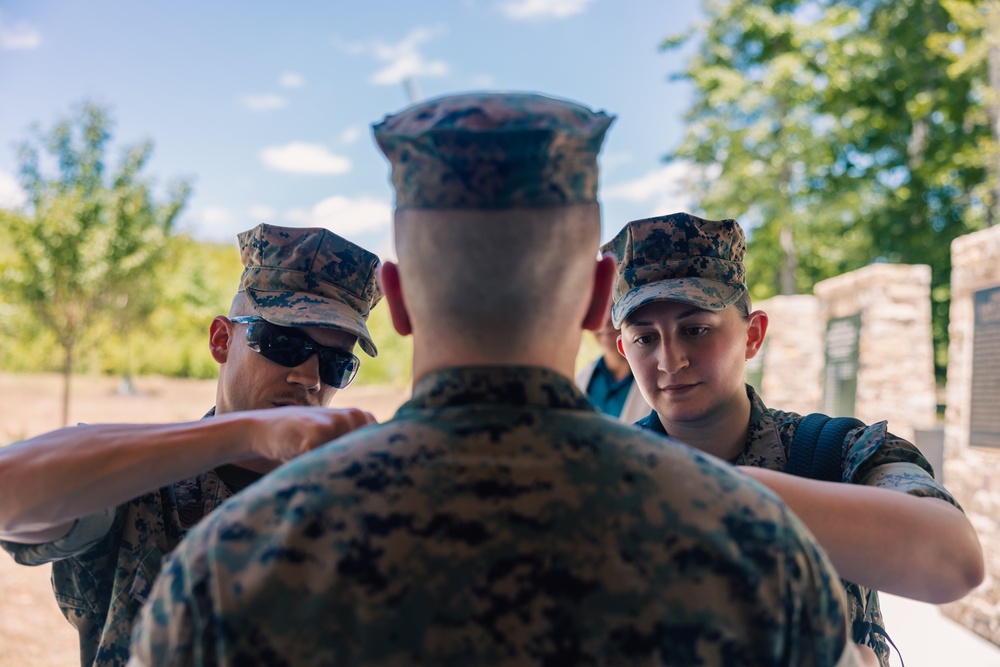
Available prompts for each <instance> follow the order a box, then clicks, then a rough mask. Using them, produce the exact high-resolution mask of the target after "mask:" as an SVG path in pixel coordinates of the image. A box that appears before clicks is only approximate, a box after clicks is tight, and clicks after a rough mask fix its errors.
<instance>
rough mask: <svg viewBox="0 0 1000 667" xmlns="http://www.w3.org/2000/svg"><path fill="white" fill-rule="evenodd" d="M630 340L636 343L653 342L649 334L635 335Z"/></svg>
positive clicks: (646, 343)
mask: <svg viewBox="0 0 1000 667" xmlns="http://www.w3.org/2000/svg"><path fill="white" fill-rule="evenodd" d="M632 342H634V343H635V344H636V345H649V344H650V343H651V342H653V337H652V336H651V335H649V334H646V335H644V336H636V337H635V338H634V339H633V340H632Z"/></svg>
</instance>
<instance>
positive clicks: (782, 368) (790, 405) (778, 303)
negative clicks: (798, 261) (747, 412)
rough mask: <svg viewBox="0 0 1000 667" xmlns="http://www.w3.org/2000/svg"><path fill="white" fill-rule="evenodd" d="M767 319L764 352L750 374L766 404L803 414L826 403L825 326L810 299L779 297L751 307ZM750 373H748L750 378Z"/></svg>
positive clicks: (805, 296) (816, 304) (750, 367)
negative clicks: (759, 311) (760, 311)
mask: <svg viewBox="0 0 1000 667" xmlns="http://www.w3.org/2000/svg"><path fill="white" fill-rule="evenodd" d="M753 307H754V309H756V310H763V311H764V312H765V313H767V315H768V320H769V324H768V328H767V336H765V338H764V347H763V349H762V350H761V351H760V353H759V354H758V355H757V358H756V359H753V360H751V362H750V363H748V370H756V371H757V372H756V374H755V375H754V377H753V378H752V379H751V384H753V385H754V387H755V388H756V389H757V391H758V393H759V394H760V397H761V399H763V401H764V405H766V406H768V407H772V408H777V409H779V410H785V411H788V412H797V413H799V414H802V415H806V414H809V413H810V412H817V411H819V409H820V404H821V402H822V400H823V385H822V383H821V379H822V376H823V331H824V326H823V324H824V323H823V321H822V320H821V319H820V315H819V300H818V299H816V297H814V296H813V295H811V294H796V295H791V296H775V297H771V298H770V299H766V300H764V301H761V302H759V303H755V304H754V305H753ZM751 374H752V373H751V372H748V376H750V375H751Z"/></svg>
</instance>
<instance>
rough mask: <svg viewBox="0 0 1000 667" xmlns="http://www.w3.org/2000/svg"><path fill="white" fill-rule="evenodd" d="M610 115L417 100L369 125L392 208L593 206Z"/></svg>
mask: <svg viewBox="0 0 1000 667" xmlns="http://www.w3.org/2000/svg"><path fill="white" fill-rule="evenodd" d="M613 121H614V117H613V116H609V115H608V114H606V113H604V112H603V111H600V112H596V113H595V112H594V111H591V110H590V109H588V108H587V107H584V106H582V105H580V104H577V103H575V102H570V101H568V100H561V99H555V98H552V97H545V96H543V95H537V94H531V93H486V92H482V93H465V94H459V95H449V96H445V97H439V98H437V99H433V100H428V101H425V102H421V103H419V104H416V105H414V106H411V107H409V108H407V109H405V110H403V111H401V112H400V113H398V114H395V115H390V116H386V118H385V119H384V120H383V121H382V122H381V123H378V124H376V125H374V126H373V129H374V133H375V141H376V142H377V143H378V146H379V148H380V149H381V150H382V152H383V153H385V156H386V157H387V158H388V159H389V162H390V164H391V166H392V177H391V178H392V186H393V188H394V189H395V191H396V208H417V209H444V208H460V209H505V208H515V207H538V206H560V205H566V204H577V203H583V202H593V201H596V200H597V154H598V152H599V151H600V149H601V143H602V142H603V141H604V134H605V132H607V130H608V128H609V127H610V126H611V123H612V122H613Z"/></svg>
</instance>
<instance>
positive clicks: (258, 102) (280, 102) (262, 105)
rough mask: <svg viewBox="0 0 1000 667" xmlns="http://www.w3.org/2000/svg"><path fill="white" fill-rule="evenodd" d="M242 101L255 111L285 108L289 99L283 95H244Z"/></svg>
mask: <svg viewBox="0 0 1000 667" xmlns="http://www.w3.org/2000/svg"><path fill="white" fill-rule="evenodd" d="M240 101H241V102H242V103H243V106H245V107H246V108H248V109H253V110H254V111H269V110H271V109H283V108H285V107H286V106H288V100H286V99H285V98H284V97H282V96H281V95H244V96H243V97H242V98H240Z"/></svg>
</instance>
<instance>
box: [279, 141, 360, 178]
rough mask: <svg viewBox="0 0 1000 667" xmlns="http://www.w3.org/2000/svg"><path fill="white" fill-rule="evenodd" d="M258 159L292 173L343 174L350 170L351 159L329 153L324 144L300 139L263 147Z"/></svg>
mask: <svg viewBox="0 0 1000 667" xmlns="http://www.w3.org/2000/svg"><path fill="white" fill-rule="evenodd" d="M260 159H261V161H262V162H263V163H264V164H265V165H267V166H268V167H270V168H271V169H274V170H276V171H287V172H291V173H294V174H343V173H346V172H348V171H350V170H351V161H350V160H349V159H347V158H346V157H343V156H341V155H335V154H333V153H331V152H330V151H328V150H327V149H326V147H325V146H320V145H319V144H307V143H304V142H300V141H293V142H292V143H289V144H285V145H284V146H270V147H268V148H265V149H264V150H262V151H261V152H260Z"/></svg>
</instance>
